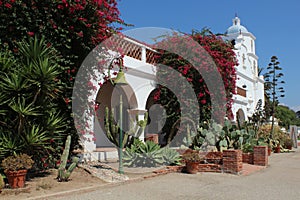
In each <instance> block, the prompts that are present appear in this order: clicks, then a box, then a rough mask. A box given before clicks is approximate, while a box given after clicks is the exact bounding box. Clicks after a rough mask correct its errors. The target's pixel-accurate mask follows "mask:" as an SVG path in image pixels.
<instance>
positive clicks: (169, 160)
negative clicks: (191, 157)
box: [124, 139, 181, 167]
mask: <svg viewBox="0 0 300 200" xmlns="http://www.w3.org/2000/svg"><path fill="white" fill-rule="evenodd" d="M180 161H181V158H180V155H179V153H178V152H177V151H175V150H173V149H169V148H167V147H165V148H160V146H159V145H158V144H155V143H154V142H152V141H146V142H145V143H143V142H142V141H140V140H139V139H134V141H133V144H131V146H130V147H126V151H125V152H124V165H125V166H129V167H156V166H161V165H174V164H180Z"/></svg>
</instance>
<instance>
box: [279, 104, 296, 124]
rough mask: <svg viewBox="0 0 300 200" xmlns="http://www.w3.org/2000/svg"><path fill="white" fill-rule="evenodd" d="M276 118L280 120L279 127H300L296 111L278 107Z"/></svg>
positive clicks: (281, 106)
mask: <svg viewBox="0 0 300 200" xmlns="http://www.w3.org/2000/svg"><path fill="white" fill-rule="evenodd" d="M275 116H276V118H277V119H279V125H280V126H282V127H285V128H286V129H288V128H289V126H290V125H297V126H300V119H299V118H297V115H296V113H295V111H293V110H291V109H289V107H287V106H283V105H278V106H277V107H276V115H275Z"/></svg>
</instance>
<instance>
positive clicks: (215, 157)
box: [204, 152, 223, 164]
mask: <svg viewBox="0 0 300 200" xmlns="http://www.w3.org/2000/svg"><path fill="white" fill-rule="evenodd" d="M204 159H205V160H206V162H208V163H210V164H222V161H223V153H222V152H208V153H207V154H206V155H205V157H204Z"/></svg>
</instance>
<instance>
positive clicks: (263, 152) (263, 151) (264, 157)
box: [253, 146, 268, 166]
mask: <svg viewBox="0 0 300 200" xmlns="http://www.w3.org/2000/svg"><path fill="white" fill-rule="evenodd" d="M267 148H268V147H266V146H256V147H254V150H253V164H254V165H260V166H267V165H268V149H267Z"/></svg>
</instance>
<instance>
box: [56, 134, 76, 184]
mask: <svg viewBox="0 0 300 200" xmlns="http://www.w3.org/2000/svg"><path fill="white" fill-rule="evenodd" d="M70 145H71V136H70V135H69V136H68V137H67V140H66V144H65V149H64V151H63V154H62V155H61V158H60V160H61V163H60V166H59V168H58V176H57V179H58V181H59V182H61V181H68V179H69V178H70V176H71V173H72V172H73V170H74V169H75V168H76V166H77V163H78V161H79V158H78V157H73V158H72V163H71V165H70V166H69V167H68V169H66V166H67V162H68V157H69V152H70Z"/></svg>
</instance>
